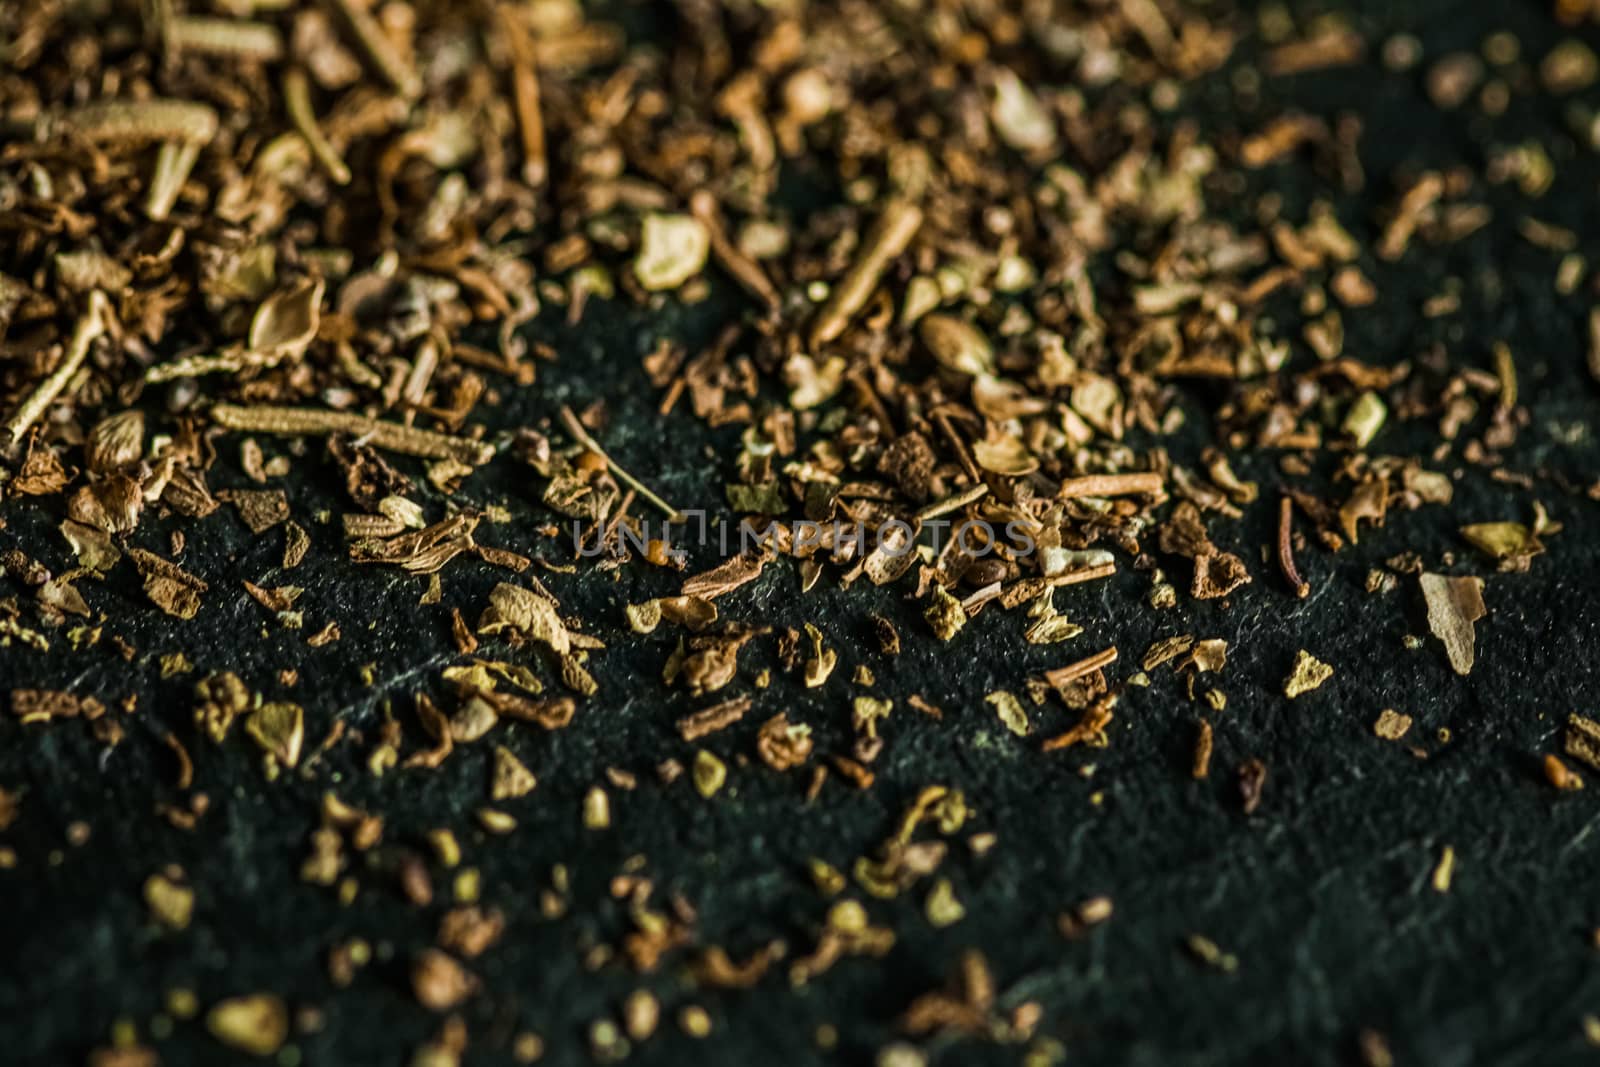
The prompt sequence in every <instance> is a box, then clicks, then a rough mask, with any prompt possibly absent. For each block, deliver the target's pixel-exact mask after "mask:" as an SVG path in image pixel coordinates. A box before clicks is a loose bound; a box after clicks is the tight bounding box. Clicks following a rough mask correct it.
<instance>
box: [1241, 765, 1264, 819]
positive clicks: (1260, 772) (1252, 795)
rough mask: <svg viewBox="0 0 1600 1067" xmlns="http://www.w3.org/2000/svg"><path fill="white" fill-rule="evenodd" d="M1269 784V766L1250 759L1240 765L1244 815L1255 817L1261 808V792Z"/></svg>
mask: <svg viewBox="0 0 1600 1067" xmlns="http://www.w3.org/2000/svg"><path fill="white" fill-rule="evenodd" d="M1266 784H1267V765H1266V764H1265V763H1262V762H1261V761H1260V760H1259V759H1249V760H1246V761H1245V762H1243V763H1241V764H1240V765H1239V798H1240V800H1241V801H1242V802H1243V807H1244V813H1245V814H1246V815H1253V814H1255V811H1256V809H1257V808H1258V807H1260V806H1261V792H1262V790H1263V789H1264V788H1265V786H1266Z"/></svg>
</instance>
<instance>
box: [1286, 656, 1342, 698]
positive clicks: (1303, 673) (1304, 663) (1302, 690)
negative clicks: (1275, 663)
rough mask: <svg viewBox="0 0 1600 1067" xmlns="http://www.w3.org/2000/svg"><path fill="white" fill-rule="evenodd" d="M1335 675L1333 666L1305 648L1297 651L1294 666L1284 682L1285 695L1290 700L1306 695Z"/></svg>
mask: <svg viewBox="0 0 1600 1067" xmlns="http://www.w3.org/2000/svg"><path fill="white" fill-rule="evenodd" d="M1332 677H1333V668H1332V667H1331V666H1329V665H1328V664H1326V663H1324V662H1322V661H1321V660H1319V659H1318V658H1317V657H1315V656H1313V655H1312V654H1311V653H1309V652H1307V651H1306V650H1305V649H1303V648H1302V649H1301V650H1300V651H1299V652H1297V653H1295V657H1294V667H1293V669H1292V670H1290V672H1289V677H1288V678H1287V679H1285V680H1284V683H1283V695H1284V696H1286V697H1288V698H1289V699H1290V700H1293V699H1294V698H1296V697H1298V696H1304V695H1305V694H1306V693H1309V692H1311V691H1312V690H1313V689H1317V688H1319V687H1320V686H1321V685H1322V683H1323V682H1326V681H1327V680H1328V679H1329V678H1332Z"/></svg>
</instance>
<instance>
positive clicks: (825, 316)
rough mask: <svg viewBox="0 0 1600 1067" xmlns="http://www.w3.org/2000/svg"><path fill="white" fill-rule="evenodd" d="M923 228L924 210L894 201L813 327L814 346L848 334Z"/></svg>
mask: <svg viewBox="0 0 1600 1067" xmlns="http://www.w3.org/2000/svg"><path fill="white" fill-rule="evenodd" d="M921 227H922V209H921V208H920V207H918V206H917V205H916V204H915V203H913V202H911V201H910V200H905V199H896V200H891V201H890V202H889V205H888V206H887V207H886V208H884V209H883V214H882V215H881V216H880V217H879V219H878V221H877V224H876V225H874V226H873V228H872V230H871V232H870V233H869V234H868V235H867V240H866V244H865V245H864V246H863V247H862V249H861V254H860V255H859V256H858V257H857V258H856V261H855V262H854V263H852V264H851V265H850V269H849V270H848V271H846V272H845V276H844V277H843V278H841V279H839V284H838V285H837V286H835V287H834V289H833V292H832V293H831V294H830V295H829V297H828V302H827V303H826V304H824V305H823V306H822V313H821V314H820V315H818V316H817V322H816V325H815V326H813V327H812V328H811V347H812V348H813V349H816V348H820V347H821V346H822V345H825V344H827V343H828V342H829V341H831V340H833V339H834V338H835V337H838V336H839V335H840V334H842V333H844V329H845V327H846V326H848V325H850V319H851V318H852V317H853V316H854V315H855V313H856V312H858V311H860V310H861V309H862V307H864V306H865V305H866V302H867V298H868V297H870V296H871V295H872V290H873V289H875V288H876V287H877V285H878V279H879V278H880V277H882V276H883V272H884V269H885V268H887V267H888V266H889V262H890V261H891V260H893V259H894V258H895V257H896V256H898V255H899V254H900V253H902V252H904V251H905V250H906V249H907V248H909V247H910V246H911V239H912V238H913V237H915V236H916V235H917V230H918V229H920V228H921Z"/></svg>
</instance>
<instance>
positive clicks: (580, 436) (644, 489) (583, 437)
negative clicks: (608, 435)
mask: <svg viewBox="0 0 1600 1067" xmlns="http://www.w3.org/2000/svg"><path fill="white" fill-rule="evenodd" d="M561 423H562V425H563V426H565V427H566V428H567V432H568V433H570V434H571V435H572V438H573V440H575V441H577V442H578V443H579V444H580V445H582V446H583V447H584V448H587V449H588V450H589V451H591V452H593V453H594V454H595V455H597V456H599V457H600V458H601V459H603V460H605V463H606V466H607V467H609V468H610V469H611V473H612V474H615V475H616V476H617V477H618V478H621V479H622V480H623V481H624V482H626V483H627V484H628V485H630V486H632V487H633V488H634V489H635V490H636V491H637V492H638V494H639V495H640V496H642V497H644V498H645V499H646V500H648V501H650V503H652V504H654V505H655V506H656V507H657V508H660V509H661V510H662V511H663V512H665V513H666V516H667V521H669V522H678V521H679V520H680V519H682V518H683V514H682V512H680V511H679V510H678V509H677V508H675V507H673V506H672V505H671V504H669V503H667V502H666V501H665V500H662V499H661V498H660V497H659V496H657V495H656V494H655V493H653V492H651V491H650V488H649V486H647V485H645V484H644V483H643V482H641V481H640V480H639V479H637V478H635V477H634V476H633V475H631V474H629V473H628V472H627V471H625V470H623V469H622V468H621V467H620V466H618V465H617V461H616V460H614V459H612V458H611V456H610V455H608V454H607V453H606V450H605V449H603V448H601V447H600V443H599V442H598V441H596V440H595V439H594V438H593V437H591V436H590V435H589V431H588V430H585V429H584V428H583V423H581V422H579V421H578V416H576V415H574V414H573V413H572V409H571V408H569V407H567V406H566V405H562V407H561Z"/></svg>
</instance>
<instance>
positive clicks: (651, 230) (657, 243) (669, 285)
mask: <svg viewBox="0 0 1600 1067" xmlns="http://www.w3.org/2000/svg"><path fill="white" fill-rule="evenodd" d="M710 251H711V235H710V234H709V233H707V232H706V228H705V226H703V225H702V224H701V223H700V221H699V220H698V219H696V218H694V217H693V216H690V215H646V216H645V219H644V229H643V232H642V234H641V235H640V238H639V258H638V259H636V260H634V262H633V273H634V276H635V277H637V278H638V279H639V284H640V286H642V287H643V288H645V289H646V290H648V291H650V292H657V291H660V290H663V289H676V288H677V287H678V286H680V285H682V284H683V283H684V282H686V281H688V280H689V279H690V278H693V277H694V276H695V275H696V274H699V273H700V271H701V270H702V269H703V268H704V267H705V265H706V256H707V255H708V254H709V253H710Z"/></svg>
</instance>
